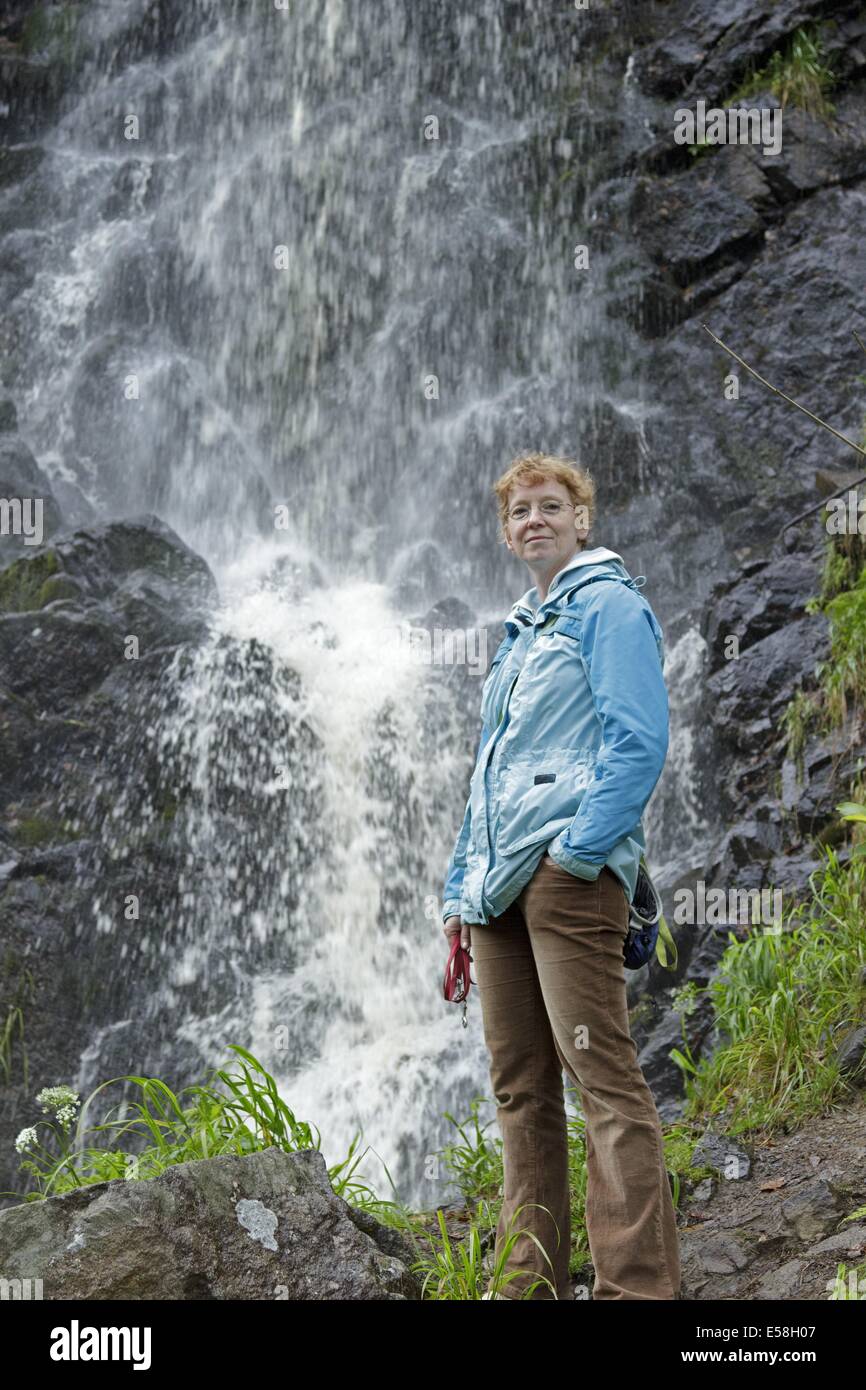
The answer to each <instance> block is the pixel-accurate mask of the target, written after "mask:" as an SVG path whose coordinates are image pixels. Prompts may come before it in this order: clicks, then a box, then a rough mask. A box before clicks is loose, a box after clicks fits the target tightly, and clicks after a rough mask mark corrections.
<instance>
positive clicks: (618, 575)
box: [443, 454, 680, 1299]
mask: <svg viewBox="0 0 866 1390" xmlns="http://www.w3.org/2000/svg"><path fill="white" fill-rule="evenodd" d="M493 490H494V492H495V494H496V497H497V499H498V504H499V518H500V525H501V528H502V535H503V538H504V540H505V544H506V545H507V546H508V549H509V550H510V551H511V553H512V554H513V555H515V556H516V557H517V558H518V559H519V560H523V561H525V563H526V564H527V566H528V567H529V571H530V573H531V575H532V578H533V580H534V584H533V586H532V588H531V589H529V590H527V592H526V593H525V594H524V595H523V597H522V598H521V599H519V600H518V601H517V603H515V604H514V606H513V608H512V609H511V612H510V614H509V615H508V617H507V618H506V620H505V637H504V638H503V640H502V643H501V645H500V647H499V648H498V650H497V652H496V653H495V655H494V658H493V661H492V663H491V667H490V670H489V672H488V674H487V679H486V681H485V683H484V689H483V692H482V697H481V719H482V728H481V738H480V742H479V747H478V757H477V760H476V766H475V771H474V773H473V775H472V782H471V786H470V793H469V799H468V801H467V803H466V811H465V815H464V818H463V825H462V827H461V829H460V833H459V835H458V837H457V842H456V844H455V846H454V852H453V854H452V856H451V861H450V863H449V865H448V870H447V873H446V879H445V892H444V910H443V917H444V922H445V934H446V936H447V937H448V938H449V945H450V941H451V938H453V936H454V935H455V934H457V933H459V934H460V938H461V942H462V944H463V945H464V946H466V947H467V948H468V947H470V946H471V948H472V958H473V961H474V966H475V974H476V979H477V982H478V987H479V994H480V998H481V1011H482V1020H483V1026H484V1037H485V1042H486V1044H487V1048H488V1052H489V1054H490V1078H491V1082H492V1085H493V1093H494V1096H495V1099H496V1104H497V1118H498V1121H499V1126H500V1129H501V1132H502V1139H503V1162H504V1179H505V1181H504V1198H503V1203H502V1211H501V1214H500V1218H499V1225H498V1227H497V1232H496V1245H497V1251H496V1253H497V1257H498V1255H499V1253H500V1251H501V1249H502V1245H503V1242H504V1239H505V1235H506V1233H507V1231H508V1230H509V1227H510V1229H511V1231H514V1230H518V1229H522V1228H525V1229H527V1230H528V1231H529V1232H531V1233H532V1235H534V1236H535V1237H536V1238H537V1241H538V1242H539V1243H540V1244H541V1246H542V1247H543V1249H544V1251H545V1252H546V1254H547V1256H548V1257H549V1261H550V1262H549V1263H548V1261H547V1259H545V1256H544V1254H542V1252H541V1251H539V1249H538V1246H537V1244H536V1243H535V1241H533V1240H532V1238H531V1236H530V1235H528V1234H521V1235H520V1236H519V1237H518V1239H517V1241H516V1242H515V1244H514V1246H513V1247H512V1250H511V1253H510V1255H509V1257H508V1260H507V1262H506V1264H505V1267H504V1271H503V1272H504V1273H505V1274H510V1273H512V1272H513V1271H520V1273H519V1274H516V1276H515V1277H514V1278H513V1279H512V1280H510V1281H509V1282H508V1283H507V1284H504V1285H503V1286H502V1292H501V1293H500V1294H497V1295H493V1296H497V1297H508V1298H519V1297H521V1295H522V1293H524V1292H526V1291H527V1290H528V1289H529V1288H530V1287H531V1286H532V1284H533V1283H536V1282H537V1281H538V1279H539V1276H544V1277H546V1278H547V1279H549V1280H550V1283H551V1285H552V1286H553V1288H552V1289H551V1288H550V1287H546V1286H545V1285H543V1284H538V1286H537V1288H536V1289H535V1290H534V1291H533V1293H532V1294H531V1295H530V1296H531V1297H533V1298H552V1297H554V1296H555V1297H557V1298H568V1297H570V1296H571V1287H570V1283H569V1278H568V1263H569V1250H570V1243H571V1236H570V1209H569V1186H568V1148H567V1142H566V1140H567V1130H566V1116H565V1106H564V1100H563V1088H562V1071H563V1069H564V1070H565V1071H566V1072H567V1073H568V1076H569V1077H570V1078H571V1080H572V1081H573V1082H574V1084H575V1085H576V1086H577V1088H578V1092H579V1094H580V1098H581V1105H582V1109H583V1114H584V1119H585V1123H586V1173H587V1187H586V1225H587V1234H588V1238H589V1246H590V1252H591V1254H592V1260H593V1264H594V1266H595V1283H594V1285H593V1291H592V1294H593V1298H594V1299H673V1298H677V1297H679V1288H680V1264H679V1243H678V1238H677V1228H676V1216H675V1212H674V1206H673V1201H672V1198H671V1192H670V1187H669V1183H668V1177H667V1172H666V1169H665V1160H664V1150H663V1146H662V1134H661V1126H660V1124H659V1118H658V1112H657V1111H656V1107H655V1103H654V1101H653V1097H652V1094H651V1092H650V1090H649V1087H648V1086H647V1084H646V1081H645V1079H644V1076H643V1073H642V1072H641V1069H640V1067H639V1065H638V1061H637V1048H636V1046H635V1044H634V1041H633V1040H632V1038H631V1034H630V1032H629V1024H628V1010H627V1004H626V990H625V974H624V964H623V944H624V941H625V938H626V934H627V931H628V915H629V903H630V901H631V899H632V897H633V895H634V889H635V882H636V879H637V871H638V865H639V860H640V855H641V851H642V850H643V849H644V848H645V840H644V834H643V827H642V825H641V815H642V814H643V810H644V807H645V806H646V803H647V801H648V800H649V797H650V794H651V792H652V790H653V788H654V786H655V784H656V782H657V781H658V778H659V775H660V773H661V770H662V767H663V765H664V761H665V756H666V754H667V747H668V702H667V691H666V689H665V683H664V678H663V675H662V664H663V655H664V654H663V639H662V631H661V628H660V626H659V624H658V621H657V619H656V617H655V615H654V613H653V612H652V609H651V608H650V606H649V604H648V603H647V602H646V600H645V599H644V598H642V597H641V595H640V594H639V593H638V592H637V588H636V581H635V580H633V579H631V577H630V576H629V574H628V571H627V570H626V569H625V566H624V565H623V563H622V560H621V558H620V556H619V555H617V554H615V552H613V551H611V550H607V549H605V548H604V547H598V548H596V549H594V550H588V549H586V538H587V536H588V534H589V528H590V526H591V523H592V516H593V511H594V504H595V489H594V485H593V482H592V480H591V478H590V477H589V475H588V474H587V473H586V472H584V471H582V470H580V469H579V468H578V467H577V466H576V465H575V464H574V463H573V461H572V460H569V459H561V458H555V457H552V456H550V455H546V454H526V455H523V456H522V457H520V458H518V459H515V461H514V462H513V464H512V465H511V467H510V468H509V469H508V471H507V472H506V473H504V474H503V476H502V477H501V478H500V479H499V481H498V482H497V483H496V484H495V485H494V489H493ZM518 1208H522V1210H521V1211H520V1212H519V1213H517V1209H518ZM542 1208H546V1209H547V1210H543V1209H542ZM553 1290H555V1294H554V1292H553ZM490 1296H491V1295H490V1294H489V1293H488V1294H485V1297H490Z"/></svg>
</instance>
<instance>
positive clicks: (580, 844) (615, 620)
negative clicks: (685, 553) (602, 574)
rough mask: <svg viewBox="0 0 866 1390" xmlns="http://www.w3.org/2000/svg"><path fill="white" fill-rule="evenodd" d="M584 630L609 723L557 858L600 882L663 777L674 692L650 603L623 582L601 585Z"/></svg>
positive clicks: (589, 668) (586, 653)
mask: <svg viewBox="0 0 866 1390" xmlns="http://www.w3.org/2000/svg"><path fill="white" fill-rule="evenodd" d="M593 587H594V588H595V589H596V590H597V591H600V592H596V593H595V594H593V595H592V596H591V597H590V598H589V599H588V600H587V604H586V608H585V609H584V613H583V622H582V629H581V660H582V662H583V666H584V670H585V671H586V675H587V679H588V681H589V684H590V689H591V691H592V698H593V704H594V706H595V710H596V713H597V715H598V717H599V719H600V720H601V725H602V742H601V747H600V748H599V750H598V761H597V763H596V768H595V779H594V781H593V782H592V784H591V785H590V786H589V787H587V789H586V791H585V792H584V794H583V797H582V799H581V803H580V806H579V807H578V809H577V812H576V814H575V816H574V819H573V820H572V822H571V825H569V826H567V827H566V829H565V830H564V831H562V832H561V833H560V834H559V835H557V836H556V838H555V839H554V840H552V841H551V843H550V845H549V846H548V853H549V854H550V856H551V858H552V859H554V860H555V861H556V863H557V864H559V865H560V867H561V868H563V869H567V870H568V871H569V873H572V874H575V875H576V876H577V877H578V878H585V879H591V880H592V879H596V878H598V875H599V874H600V873H601V870H602V868H603V867H604V864H605V861H606V860H607V858H608V856H609V854H610V852H611V850H612V849H613V848H614V846H615V845H616V844H617V843H618V841H620V840H621V839H623V837H624V836H626V835H628V834H630V833H631V832H632V831H633V830H634V829H635V828H636V826H637V824H638V822H639V820H640V818H641V816H642V814H643V810H644V807H645V806H646V803H647V802H648V801H649V799H650V796H651V794H652V791H653V788H654V787H655V785H656V782H657V781H658V779H659V777H660V776H661V771H662V768H663V767H664V762H665V757H666V756H667V750H668V739H669V711H668V696H667V689H666V687H665V682H664V676H663V674H662V659H661V655H660V651H659V646H658V644H657V641H656V629H655V628H654V626H653V622H654V619H653V617H652V614H651V611H650V609H649V606H648V605H647V604H646V601H645V600H643V599H642V598H640V597H639V595H637V594H636V593H635V592H634V590H632V589H630V588H628V587H627V586H626V585H620V584H596V585H594V586H593Z"/></svg>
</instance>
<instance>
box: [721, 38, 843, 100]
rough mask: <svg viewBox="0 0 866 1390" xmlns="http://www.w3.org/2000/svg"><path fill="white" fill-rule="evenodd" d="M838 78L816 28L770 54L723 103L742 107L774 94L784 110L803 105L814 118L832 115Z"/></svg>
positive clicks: (750, 71) (752, 69) (752, 68)
mask: <svg viewBox="0 0 866 1390" xmlns="http://www.w3.org/2000/svg"><path fill="white" fill-rule="evenodd" d="M835 81H836V77H835V74H834V72H833V70H832V68H831V66H830V64H829V62H827V61H825V60H824V54H823V45H822V42H821V38H820V36H819V34H818V31H817V29H815V28H802V29H798V30H797V31H796V33H795V34H794V35H793V36H792V37H791V39H790V40H789V41H788V43H787V44H786V45H785V47H784V48H780V49H777V50H776V52H775V53H772V54H771V55H770V58H769V60H768V62H767V63H766V64H765V65H764V66H763V67H762V68H758V69H756V68H754V66H753V67H751V68H750V70H749V72H748V73H747V75H746V77H745V78H744V80H743V81H742V82H741V83H740V85H739V87H737V89H736V91H734V92H732V93H731V95H730V96H729V97H726V98H725V100H724V101H723V102H722V105H723V106H738V105H740V103H741V102H742V101H744V100H745V99H746V98H747V97H750V96H754V95H756V94H757V93H758V92H761V91H770V92H772V93H773V95H774V96H775V97H776V98H777V99H778V101H779V102H780V103H781V105H782V106H783V107H785V106H789V105H790V106H799V107H800V108H801V110H803V111H806V112H808V113H809V114H810V115H813V116H830V115H832V113H833V112H834V111H835V107H834V106H833V105H832V104H831V102H830V101H829V100H828V97H827V93H828V92H829V91H830V90H831V89H832V88H833V86H834V85H835Z"/></svg>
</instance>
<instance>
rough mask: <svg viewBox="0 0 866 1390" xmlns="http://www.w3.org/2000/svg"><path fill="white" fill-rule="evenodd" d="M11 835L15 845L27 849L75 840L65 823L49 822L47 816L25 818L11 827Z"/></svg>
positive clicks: (70, 829)
mask: <svg viewBox="0 0 866 1390" xmlns="http://www.w3.org/2000/svg"><path fill="white" fill-rule="evenodd" d="M12 833H13V835H14V837H15V842H16V844H18V845H21V846H23V847H24V848H27V849H33V848H34V847H35V846H37V845H50V844H54V843H55V842H56V841H58V840H70V839H74V838H75V836H74V832H73V830H72V827H71V826H70V825H69V824H68V823H67V822H65V821H63V822H61V821H53V820H49V819H48V817H47V816H25V817H24V818H23V819H22V820H19V822H18V824H17V825H16V826H14V827H13V831H12Z"/></svg>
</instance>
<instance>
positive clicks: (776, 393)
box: [701, 323, 866, 458]
mask: <svg viewBox="0 0 866 1390" xmlns="http://www.w3.org/2000/svg"><path fill="white" fill-rule="evenodd" d="M701 328H706V329H707V332H708V333H709V335H710V337H711V338H712V340H713V342H714V343H718V345H719V347H720V348H724V349H725V352H727V353H730V355H731V357H733V358H734V360H735V361H737V362H739V363H740V365H741V366H743V367H745V369H746V371H747V372H751V374H752V376H753V377H755V379H756V380H757V381H760V383H761V385H762V386H766V387H767V389H768V391H772V392H773V395H774V396H781V398H782V400H783V401H787V402H788V404H789V405H793V406H796V408H797V409H798V410H802V412H803V414H804V415H808V417H809V419H810V420H814V421H815V424H816V425H823V427H824V429H825V430H829V431H830V433H831V434H835V436H836V438H837V439H841V440H842V443H843V444H849V445H850V446H851V448H852V449H856V450H857V453H858V454H862V455H863V457H864V458H866V449H862V448H861V447H860V445H859V444H855V443H854V440H853V439H849V438H848V436H847V434H841V433H840V432H839V430H837V429H834V428H833V426H832V425H828V424H827V421H826V420H822V419H820V417H819V416H817V415H813V414H812V412H811V410H807V409H806V407H805V406H804V405H801V404H800V402H799V401H795V400H794V399H793V397H792V396H786V395H785V393H784V391H780V390H779V388H778V386H774V385H773V384H772V382H770V381H767V380H766V378H765V377H762V376H761V375H760V374H759V373H758V372H756V371H755V369H754V367H750V366H749V364H748V362H744V361H743V359H742V357H737V354H736V353H735V352H734V351H733V350H732V349H731V348H729V347H728V346H727V344H726V343H723V342H722V340H721V338H717V337H716V335H715V333H714V332H713V331H712V329H711V328H707V325H706V324H705V323H702V324H701ZM864 351H866V349H864Z"/></svg>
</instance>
